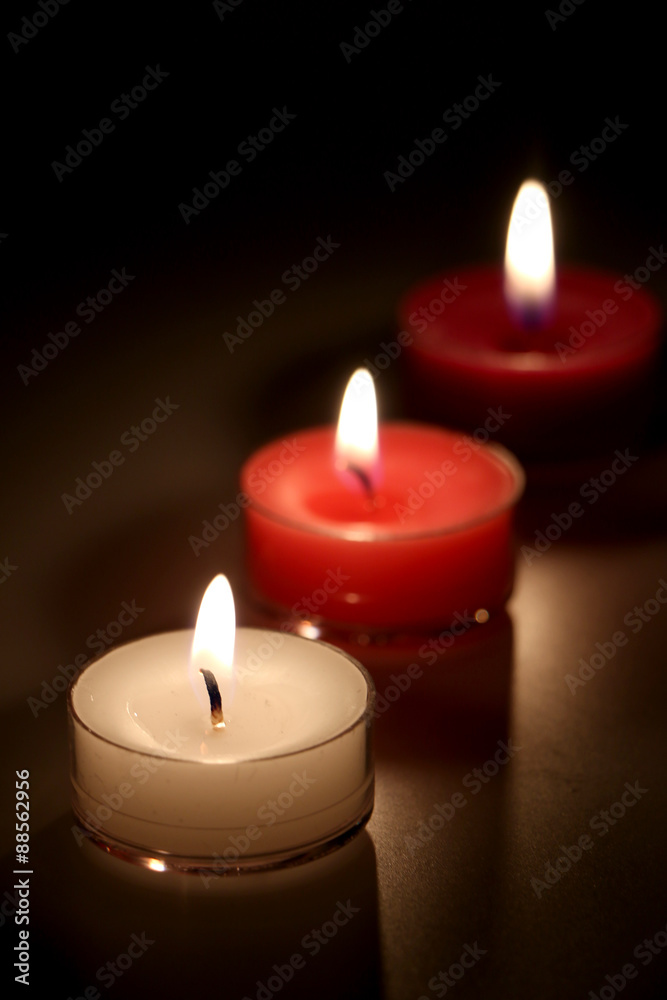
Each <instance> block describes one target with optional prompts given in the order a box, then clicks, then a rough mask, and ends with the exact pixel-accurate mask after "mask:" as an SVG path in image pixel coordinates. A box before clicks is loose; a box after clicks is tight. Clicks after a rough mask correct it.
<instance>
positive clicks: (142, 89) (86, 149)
mask: <svg viewBox="0 0 667 1000" xmlns="http://www.w3.org/2000/svg"><path fill="white" fill-rule="evenodd" d="M169 75H170V74H169V73H167V72H166V71H165V70H163V69H160V64H159V63H158V64H157V66H155V67H152V66H146V74H145V76H144V77H143V78H142V80H141V83H138V84H136V86H134V87H132V90H131V91H130V92H129V94H128V93H123V94H121V95H120V96H119V97H116V98H115V99H114V100H113V101H112V102H111V107H110V108H109V110H110V112H111V114H113V115H115V116H116V117H117V119H118V121H121V122H122V121H125V119H126V118H129V116H130V114H131V113H132V111H134V110H135V109H136V108H138V107H139V105H140V104H143V102H144V101H145V100H146V98H147V97H148V95H149V93H151V91H153V90H157V88H158V87H159V86H160V84H161V83H162V82H163V81H164V80H166V79H167V77H168V76H169ZM115 131H116V123H115V122H114V121H113V120H112V119H111V118H108V117H106V116H105V117H104V118H101V119H100V120H99V122H98V123H97V126H96V127H95V128H91V129H88V128H84V129H82V130H81V135H82V136H83V138H82V139H79V141H78V142H77V144H76V147H74V146H73V145H69V146H66V147H65V156H64V161H65V162H64V163H61V162H60V161H59V160H53V161H52V163H51V169H52V170H53V172H54V174H55V175H56V177H57V178H58V182H59V183H60V184H62V182H63V180H64V178H65V177H66V176H67V174H72V173H74V171H75V169H76V168H77V167H78V166H80V165H81V164H82V163H83V161H84V159H85V158H86V157H87V156H90V154H91V153H92V152H93V150H94V149H97V147H98V146H101V145H102V143H103V142H104V140H105V138H106V137H107V136H108V135H111V133H112V132H115Z"/></svg>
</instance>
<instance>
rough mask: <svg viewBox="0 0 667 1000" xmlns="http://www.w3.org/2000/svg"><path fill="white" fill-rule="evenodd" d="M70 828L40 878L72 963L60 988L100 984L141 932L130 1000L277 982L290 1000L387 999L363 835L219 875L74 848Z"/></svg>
mask: <svg viewBox="0 0 667 1000" xmlns="http://www.w3.org/2000/svg"><path fill="white" fill-rule="evenodd" d="M71 826H72V819H71V818H70V817H63V818H62V819H61V820H60V821H58V822H57V823H55V824H53V825H52V826H51V827H50V828H49V830H48V831H47V833H46V834H45V835H43V836H45V837H46V839H48V848H49V851H50V852H53V851H54V850H55V851H56V853H57V856H58V858H59V863H58V865H57V866H55V865H54V866H53V867H51V868H49V869H48V874H46V875H45V877H44V878H43V879H42V882H43V883H44V882H48V883H49V884H48V885H46V886H45V885H44V884H42V887H41V892H40V900H49V901H50V902H49V908H46V906H45V904H44V903H43V902H40V901H36V908H35V912H34V922H35V924H37V926H38V927H39V933H40V935H41V934H43V935H44V936H45V937H46V938H48V939H49V941H50V942H51V946H52V947H53V949H54V952H55V953H57V954H59V956H60V958H61V961H60V962H59V966H60V968H62V969H63V972H65V970H66V976H65V977H63V979H62V981H60V978H59V977H58V976H57V974H56V978H57V979H58V981H57V982H54V981H53V980H52V981H51V987H52V993H53V994H55V993H56V992H60V993H62V994H63V995H70V996H77V995H83V991H84V990H85V988H86V987H87V986H91V985H94V984H97V985H99V979H96V976H97V972H98V970H99V969H100V968H102V967H103V966H105V963H106V962H107V961H111V962H113V961H114V959H115V957H116V956H118V955H120V954H122V953H123V952H126V951H127V947H128V942H129V941H130V940H131V937H132V935H133V934H135V935H137V936H138V937H139V938H142V935H143V936H144V937H143V940H144V941H150V942H152V943H151V944H150V945H149V946H147V947H146V949H145V953H143V954H142V956H141V957H138V958H137V959H136V960H135V961H134V962H133V964H132V966H131V968H128V969H127V971H126V972H125V973H124V974H123V982H122V996H123V997H124V998H128V1000H131V998H133V997H145V996H146V995H150V994H152V993H154V992H155V991H156V987H157V988H158V989H159V990H160V992H161V993H162V995H164V996H165V997H171V996H174V997H176V996H179V997H182V996H189V995H197V994H199V995H203V994H204V993H205V992H206V993H209V992H210V991H211V990H216V991H219V992H220V995H224V996H230V997H231V996H238V997H246V996H247V997H252V998H254V997H256V996H257V995H258V993H259V995H260V996H269V995H270V994H273V993H275V992H276V990H277V988H278V985H279V984H280V988H281V989H282V988H283V987H285V988H286V989H285V992H286V993H288V994H289V996H290V998H301V997H303V998H309V1000H310V998H311V997H313V996H317V997H318V998H328V997H331V998H332V1000H334V998H336V1000H338V998H339V997H342V996H345V997H352V998H355V997H358V998H359V1000H362V998H373V997H379V996H381V995H382V989H381V969H380V960H379V934H378V912H377V911H378V903H377V881H376V879H377V876H376V863H375V850H374V847H373V842H372V840H371V838H370V836H369V835H368V833H367V832H366V831H362V832H361V833H360V834H359V835H358V836H357V837H355V838H354V839H353V840H352V841H350V842H349V843H348V844H346V845H344V846H343V847H342V848H340V849H339V850H337V851H334V852H333V853H331V854H329V855H327V856H326V857H323V858H320V859H318V860H316V861H313V862H309V863H307V864H303V865H299V866H296V867H292V868H282V869H277V870H275V871H270V872H262V873H257V874H249V875H243V876H238V877H220V876H219V875H216V874H215V873H214V872H213V871H210V872H207V871H202V872H201V874H195V875H176V874H172V873H168V872H158V871H148V870H146V869H142V868H138V867H136V866H134V865H130V864H127V863H126V862H124V861H121V860H119V859H117V858H113V857H110V856H109V855H107V854H105V853H104V852H103V851H100V850H99V849H98V848H97V847H95V846H94V845H92V844H90V843H89V842H87V841H85V842H83V843H81V844H80V846H79V845H78V844H77V843H76V841H75V838H74V837H73V836H72V832H71ZM39 839H40V838H35V844H34V849H35V850H39V846H40V845H39V842H38V841H39ZM44 846H46V845H44ZM54 901H57V905H55V904H54ZM52 972H53V970H52ZM269 981H270V983H269ZM262 984H263V985H264V986H265V991H264V992H263V991H262V990H261V988H260V987H261V985H262ZM288 984H289V990H288V989H287V985H288ZM266 991H269V992H266Z"/></svg>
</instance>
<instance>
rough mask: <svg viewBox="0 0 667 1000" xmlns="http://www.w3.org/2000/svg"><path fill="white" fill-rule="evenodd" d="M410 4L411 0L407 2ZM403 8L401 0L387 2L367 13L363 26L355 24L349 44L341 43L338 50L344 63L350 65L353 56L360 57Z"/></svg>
mask: <svg viewBox="0 0 667 1000" xmlns="http://www.w3.org/2000/svg"><path fill="white" fill-rule="evenodd" d="M409 2H410V3H411V2H412V0H409ZM404 10H405V7H404V6H403V4H402V3H401V0H389V3H388V4H387V6H386V7H381V8H380V10H371V11H369V16H368V21H366V23H365V24H363V25H358V24H355V26H354V35H353V36H352V41H351V42H341V43H340V45H339V46H338V48H339V49H340V50H341V52H342V53H343V58H344V59H345V62H346V63H351V62H352V58H353V56H358V55H360V54H361V53H362V52H363V50H364V49H365V48H366V47H367V46H368V45H370V43H371V42H372V41H373V39H374V38H377V36H378V35H379V34H380V32H381V31H383V29H384V28H386V27H387V26H388V25H390V24H391V22H392V21H393V19H394V18H395V17H396V15H397V14H402V13H403V11H404Z"/></svg>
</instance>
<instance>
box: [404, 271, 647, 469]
mask: <svg viewBox="0 0 667 1000" xmlns="http://www.w3.org/2000/svg"><path fill="white" fill-rule="evenodd" d="M647 273H648V272H647ZM448 280H449V284H446V281H447V278H446V276H444V275H443V276H441V277H440V278H435V279H432V280H430V281H428V282H426V283H425V284H423V285H420V286H419V287H417V288H413V289H412V290H411V291H410V292H409V293H408V294H407V296H406V297H405V298H404V300H403V302H402V303H401V305H400V308H399V319H400V324H401V329H403V330H407V331H409V332H411V333H412V334H413V341H412V344H411V345H410V346H408V347H407V348H406V359H407V362H408V366H409V372H410V381H411V385H412V388H413V391H414V396H415V400H416V402H417V403H418V404H419V407H418V412H420V413H421V414H424V415H428V416H429V417H430V418H433V417H435V418H436V419H438V420H443V421H444V422H447V423H449V424H450V425H452V424H453V425H454V426H457V427H462V428H465V429H466V430H468V431H473V430H476V429H477V428H482V429H483V428H486V429H487V430H488V429H489V425H488V424H486V421H487V419H488V418H489V409H492V410H494V409H497V408H498V407H502V409H503V412H504V413H506V414H510V416H509V417H508V418H506V419H505V420H504V422H503V423H502V426H501V428H500V430H498V429H497V428H494V429H493V430H492V434H493V435H494V439H496V440H500V441H503V442H505V443H507V444H508V445H510V446H511V447H513V448H516V449H517V450H518V451H519V452H520V453H521V454H524V455H531V456H538V455H540V454H548V455H551V456H562V457H565V456H574V455H581V454H586V453H590V452H596V451H597V452H600V453H601V452H604V451H605V450H606V449H607V448H608V447H609V446H611V448H612V450H613V449H614V448H615V447H618V446H619V445H620V444H621V443H622V440H623V439H624V435H627V433H628V432H629V430H630V428H631V427H632V428H634V427H635V426H636V424H637V418H638V417H639V415H640V413H642V412H643V410H644V408H645V406H644V404H645V402H646V398H647V393H646V387H647V384H648V383H649V382H650V379H649V376H650V374H651V370H652V368H653V366H654V362H655V358H656V354H657V351H658V348H659V341H660V333H661V328H662V314H661V310H660V307H659V305H658V303H657V302H656V301H655V299H654V298H653V296H652V295H649V293H648V292H647V291H646V290H644V289H642V288H637V289H633V288H632V287H631V286H630V285H629V284H628V283H627V282H626V281H625V280H624V279H622V278H621V279H619V277H618V276H616V275H611V274H606V273H604V272H600V271H590V270H583V269H576V270H575V269H569V270H568V269H566V268H563V269H562V270H559V271H558V273H557V288H556V299H555V306H554V311H553V314H552V316H551V319H550V321H549V322H548V325H546V326H544V327H542V328H538V329H520V328H518V327H517V325H516V322H515V321H514V320H513V319H512V317H511V315H510V312H509V310H508V308H507V305H506V303H505V297H504V294H503V275H502V271H501V270H500V269H499V268H478V269H475V270H470V271H466V272H463V273H459V274H458V275H457V276H456V279H454V277H453V276H451V275H450V276H449V279H448ZM455 280H456V283H455ZM464 286H465V290H461V291H459V293H458V295H457V296H456V297H454V295H453V293H452V291H451V288H452V287H453V288H455V289H462V288H463V287H464ZM452 300H453V301H452ZM424 311H426V312H424ZM426 314H428V315H426ZM428 317H431V318H430V319H429V318H428ZM496 422H497V421H496ZM492 425H493V418H492V421H491V426H492ZM480 436H481V437H482V438H484V433H483V431H480Z"/></svg>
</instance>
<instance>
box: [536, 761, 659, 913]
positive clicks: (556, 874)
mask: <svg viewBox="0 0 667 1000" xmlns="http://www.w3.org/2000/svg"><path fill="white" fill-rule="evenodd" d="M647 793H648V788H642V787H641V786H640V784H639V780H637V781H635V783H634V784H633V785H631V784H630V782H629V781H626V783H625V786H624V790H623V792H622V793H621V795H620V797H619V799H618V800H617V801H616V802H612V804H611V805H610V806H609V807H608V808H607V809H601V810H600V811H599V812H597V813H596V814H595V816H592V817H591V819H590V820H589V823H588V826H589V829H590V830H592V831H593V832H594V833H597V835H598V837H606V836H607V834H608V833H609V831H610V830H611V829H612V828H613V827H615V826H616V824H617V823H618V822H619V820H621V819H623V817H624V816H625V814H626V813H627V811H628V810H629V809H632V808H634V806H636V805H637V803H638V802H639V801H640V800H641V799H642V798H643V797H644V795H646V794H647ZM594 846H595V841H594V840H593V837H592V836H591V834H590V833H582V834H581V836H580V837H579V838H578V839H577V841H576V843H575V844H572V845H571V846H570V847H565V846H564V845H563V844H561V845H560V850H561V851H562V852H563V853H562V854H561V855H559V856H558V857H557V858H556V860H555V861H554V862H553V864H552V863H551V862H549V863H548V864H547V865H546V867H545V869H544V876H543V878H536V877H534V878H531V880H530V886H531V889H532V890H533V892H534V893H535V895H536V896H537V898H538V899H541V898H542V896H543V895H544V893H545V892H547V891H548V890H549V889H552V888H553V887H554V886H555V885H556V884H557V883H558V882H560V880H561V879H562V878H563V876H564V875H566V874H567V872H569V871H570V870H571V869H572V867H573V866H574V865H576V864H578V863H579V861H581V859H582V858H583V856H584V853H585V852H587V851H592V850H593V847H594Z"/></svg>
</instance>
